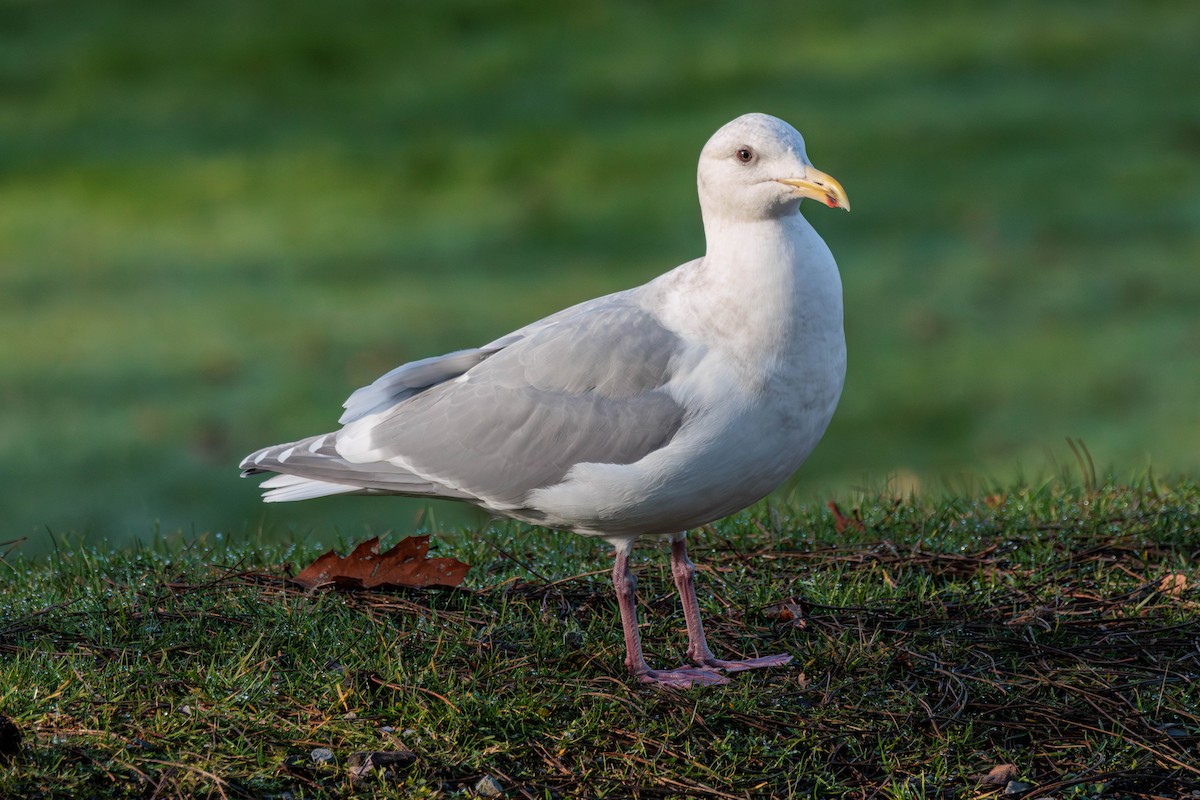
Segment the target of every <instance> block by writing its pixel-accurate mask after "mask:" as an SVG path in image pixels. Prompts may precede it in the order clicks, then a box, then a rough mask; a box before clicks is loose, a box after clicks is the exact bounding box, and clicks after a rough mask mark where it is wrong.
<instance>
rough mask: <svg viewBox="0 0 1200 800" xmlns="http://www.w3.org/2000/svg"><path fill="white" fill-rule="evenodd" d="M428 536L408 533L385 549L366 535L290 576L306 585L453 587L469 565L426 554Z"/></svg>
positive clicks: (461, 579)
mask: <svg viewBox="0 0 1200 800" xmlns="http://www.w3.org/2000/svg"><path fill="white" fill-rule="evenodd" d="M428 553H429V537H428V536H409V537H408V538H407V539H404V540H402V541H400V542H399V543H397V544H396V546H395V547H393V548H392V549H390V550H388V551H387V552H386V553H380V552H379V538H378V537H375V538H373V539H368V540H367V541H365V542H363V543H362V544H360V545H359V546H358V547H356V548H354V551H353V552H352V553H350V555H348V556H339V555H338V554H337V553H335V552H334V551H332V550H330V551H329V552H328V553H326V554H325V555H323V556H321V557H320V558H318V559H317V560H316V561H314V562H313V563H311V564H309V565H308V566H307V567H305V568H304V569H303V570H301V572H300V574H299V575H297V576H296V577H294V578H292V580H293V581H294V582H295V583H298V584H300V585H301V586H303V587H304V588H305V589H315V588H316V587H318V586H324V585H326V584H330V583H332V584H335V585H337V586H341V587H344V588H347V589H379V588H395V587H401V586H403V587H409V588H421V587H425V586H446V587H451V588H452V587H455V586H458V585H459V584H461V583H462V582H463V578H465V577H466V575H467V569H468V568H469V565H467V564H464V563H463V562H461V561H459V560H457V559H454V558H428V557H427V556H428Z"/></svg>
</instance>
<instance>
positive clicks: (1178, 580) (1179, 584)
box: [1158, 572, 1187, 597]
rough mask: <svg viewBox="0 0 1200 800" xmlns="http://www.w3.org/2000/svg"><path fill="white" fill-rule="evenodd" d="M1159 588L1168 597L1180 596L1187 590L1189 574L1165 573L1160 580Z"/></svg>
mask: <svg viewBox="0 0 1200 800" xmlns="http://www.w3.org/2000/svg"><path fill="white" fill-rule="evenodd" d="M1158 590H1159V591H1160V592H1162V593H1163V594H1165V595H1166V596H1167V597H1179V595H1181V594H1183V593H1184V592H1185V591H1186V590H1187V576H1186V575H1184V574H1183V573H1181V572H1176V573H1174V574H1171V575H1164V576H1163V578H1162V580H1161V581H1159V582H1158Z"/></svg>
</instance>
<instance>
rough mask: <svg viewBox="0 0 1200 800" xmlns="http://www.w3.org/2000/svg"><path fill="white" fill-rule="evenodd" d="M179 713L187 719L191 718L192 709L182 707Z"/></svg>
mask: <svg viewBox="0 0 1200 800" xmlns="http://www.w3.org/2000/svg"><path fill="white" fill-rule="evenodd" d="M179 713H180V714H183V715H184V716H185V717H190V716H191V715H192V707H191V706H186V705H185V706H180V707H179Z"/></svg>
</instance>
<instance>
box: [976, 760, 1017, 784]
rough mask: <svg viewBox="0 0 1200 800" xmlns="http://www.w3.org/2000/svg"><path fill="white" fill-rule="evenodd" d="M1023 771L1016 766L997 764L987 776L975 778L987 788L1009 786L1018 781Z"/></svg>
mask: <svg viewBox="0 0 1200 800" xmlns="http://www.w3.org/2000/svg"><path fill="white" fill-rule="evenodd" d="M1020 774H1021V771H1020V770H1019V769H1017V765H1016V764H997V765H996V766H994V767H992V768H991V769H990V770H988V772H987V774H986V775H976V776H975V777H976V778H977V779H978V780H979V782H980V783H982V784H985V785H987V786H1008V784H1009V782H1011V781H1014V780H1016V778H1017V776H1018V775H1020Z"/></svg>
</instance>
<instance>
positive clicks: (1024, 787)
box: [1004, 781, 1033, 794]
mask: <svg viewBox="0 0 1200 800" xmlns="http://www.w3.org/2000/svg"><path fill="white" fill-rule="evenodd" d="M1032 788H1033V787H1032V786H1031V785H1030V784H1028V783H1021V782H1020V781H1009V782H1008V785H1007V786H1005V787H1004V793H1005V794H1025V792H1028V791H1029V790H1030V789H1032Z"/></svg>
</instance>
